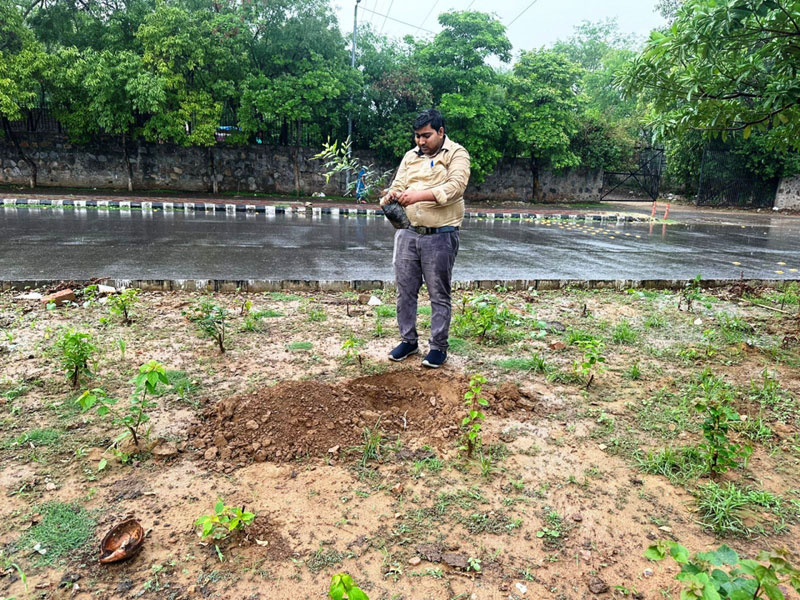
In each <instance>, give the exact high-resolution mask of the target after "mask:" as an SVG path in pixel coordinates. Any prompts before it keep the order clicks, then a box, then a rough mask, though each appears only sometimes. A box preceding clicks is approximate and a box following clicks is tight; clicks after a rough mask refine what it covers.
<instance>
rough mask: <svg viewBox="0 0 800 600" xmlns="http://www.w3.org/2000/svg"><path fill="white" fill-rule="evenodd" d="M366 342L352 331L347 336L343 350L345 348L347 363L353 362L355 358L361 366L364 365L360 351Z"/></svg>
mask: <svg viewBox="0 0 800 600" xmlns="http://www.w3.org/2000/svg"><path fill="white" fill-rule="evenodd" d="M363 344H364V342H363V341H362V340H360V339H358V338H357V337H355V336H354V335H353V334H352V333H351V334H350V335H349V336H347V339H346V340H345V341H344V343H343V344H342V350H344V360H345V362H346V363H347V364H350V363H352V362H353V359H355V360H357V361H358V366H359V367H362V368H363V367H364V365H363V363H362V361H361V354H360V353H359V351H358V348H360V347H361V346H362V345H363Z"/></svg>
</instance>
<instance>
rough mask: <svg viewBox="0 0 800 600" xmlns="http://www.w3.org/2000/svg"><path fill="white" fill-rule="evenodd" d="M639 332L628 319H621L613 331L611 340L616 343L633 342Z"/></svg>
mask: <svg viewBox="0 0 800 600" xmlns="http://www.w3.org/2000/svg"><path fill="white" fill-rule="evenodd" d="M637 337H638V334H637V333H636V331H634V329H633V327H631V324H630V323H628V322H627V321H620V322H619V323H617V324H616V325H615V326H614V329H613V330H612V332H611V341H612V342H613V343H615V344H633V343H634V342H636V338H637Z"/></svg>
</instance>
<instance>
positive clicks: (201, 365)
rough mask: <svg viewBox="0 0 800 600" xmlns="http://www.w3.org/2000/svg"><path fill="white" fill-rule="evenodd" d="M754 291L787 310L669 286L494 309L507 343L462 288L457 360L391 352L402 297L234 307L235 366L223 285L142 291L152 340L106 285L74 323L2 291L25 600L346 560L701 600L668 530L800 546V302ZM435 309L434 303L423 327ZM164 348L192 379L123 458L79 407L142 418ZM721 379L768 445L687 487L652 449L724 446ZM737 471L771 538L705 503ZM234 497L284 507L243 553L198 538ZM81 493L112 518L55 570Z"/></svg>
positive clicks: (8, 556)
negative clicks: (673, 554)
mask: <svg viewBox="0 0 800 600" xmlns="http://www.w3.org/2000/svg"><path fill="white" fill-rule="evenodd" d="M743 291H744V292H747V293H751V294H753V295H752V296H745V298H750V299H753V298H756V297H759V296H760V297H761V298H762V299H761V300H757V301H758V302H761V303H763V304H766V305H769V306H771V307H773V308H775V307H778V304H777V301H776V294H777V292H775V291H774V290H742V289H734V290H719V291H715V292H714V293H713V295H712V293H711V292H707V293H703V294H701V295H700V298H698V299H696V300H695V302H694V306H693V310H692V311H691V312H688V311H686V310H678V301H679V296H680V295H679V294H677V293H669V292H653V293H650V292H640V291H631V292H629V293H615V292H598V291H579V290H569V291H564V292H552V293H538V294H537V293H534V292H521V293H508V292H505V291H503V290H498V291H497V292H495V293H492V296H494V298H493V299H492V298H490V299H489V300H490V301H491V302H498V303H501V308H504V309H506V311H507V312H506V313H505V315H506V316H505V317H504V318H505V326H504V327H502V328H500V329H499V330H490V331H489V332H488V333H487V335H485V336H483V337H481V336H480V335H477V333H478V331H477V330H475V329H474V328H472V329H471V328H470V324H469V322H467V321H466V320H465V317H464V316H463V311H464V307H465V306H469V302H468V301H469V299H471V298H473V296H469V297H466V300H467V303H465V302H464V300H465V297H464V296H462V295H458V296H457V297H456V298H455V299H454V306H456V307H457V309H456V310H455V311H454V317H455V320H454V326H453V338H454V339H453V340H452V342H453V347H452V348H451V357H450V360H449V362H448V363H447V365H446V366H445V368H443V369H442V370H440V371H433V372H432V371H428V370H425V369H423V368H422V367H421V366H420V365H419V358H417V357H415V358H413V359H411V360H409V361H407V362H406V363H402V364H399V365H397V364H392V363H389V362H388V361H386V360H385V358H384V357H385V354H386V352H387V351H388V350H389V349H390V348H391V347H392V345H393V344H394V343H395V340H396V329H395V324H394V320H393V302H394V299H393V297H392V295H391V293H389V292H380V293H377V294H376V297H378V298H379V299H380V300H381V301H382V305H381V306H367V305H366V304H363V303H360V302H359V298H358V297H357V296H356V295H355V294H316V295H310V294H294V293H285V294H276V293H272V294H258V295H256V294H253V295H217V296H213V297H211V299H212V300H213V301H214V302H216V303H217V304H219V305H221V306H224V307H226V308H227V309H229V311H230V317H229V319H228V323H227V334H228V337H227V342H226V347H227V351H226V352H225V353H224V354H221V353H220V352H219V350H218V349H217V347H216V345H215V343H214V341H213V340H210V339H208V338H205V337H203V336H202V334H201V333H200V332H199V329H198V327H197V326H196V324H195V323H193V322H191V321H190V320H189V319H188V318H187V316H186V315H185V314H184V313H189V312H190V309H191V308H192V307H193V306H194V305H195V304H196V303H197V302H198V300H199V299H200V298H201V296H200V295H198V294H190V293H174V294H160V293H142V294H140V296H139V300H138V302H137V304H136V306H135V307H134V309H133V319H134V320H133V323H132V324H130V325H123V324H122V323H121V322H120V318H119V317H117V316H114V315H111V314H110V313H109V310H108V307H107V306H106V305H104V304H101V303H100V302H98V299H97V298H94V299H92V300H91V301H90V302H88V303H87V304H86V305H83V304H82V303H83V302H84V301H86V299H87V298H89V296H86V295H84V296H80V295H79V298H78V302H77V303H76V304H74V305H72V306H64V307H60V308H55V309H50V310H48V309H46V308H45V307H44V306H43V305H42V304H41V303H40V302H39V301H37V300H26V299H21V298H19V297H18V296H19V295H20V294H19V292H13V293H11V292H9V293H4V294H0V327H2V332H0V333H2V335H0V360H2V373H1V374H0V458H2V462H0V490H3V492H4V494H5V498H4V500H5V501H4V503H3V506H2V508H0V514H1V515H2V520H1V521H0V568H2V569H3V570H2V571H1V572H0V575H2V576H1V577H0V598H17V599H21V598H53V599H55V598H81V599H83V598H85V599H89V598H94V599H105V598H108V599H111V598H140V597H144V598H171V599H177V598H222V599H231V600H233V599H245V598H247V599H259V598H260V599H266V598H283V597H289V598H298V599H299V598H309V599H310V598H323V597H325V595H326V593H327V587H328V583H329V581H330V577H331V576H332V575H333V574H335V573H338V572H341V571H346V572H348V573H350V574H351V575H352V576H353V577H354V579H355V580H356V582H357V583H359V584H360V585H361V587H363V588H364V590H365V591H366V592H367V593H368V594H369V597H370V598H371V599H372V600H376V599H385V600H389V599H408V600H410V599H415V600H417V599H421V600H424V599H431V600H434V599H435V600H439V599H442V600H455V599H457V598H458V599H466V598H476V599H480V600H483V599H486V600H489V599H501V598H502V599H509V598H511V599H520V598H558V599H569V600H572V599H584V598H594V597H605V598H611V597H614V598H623V597H629V598H653V599H655V598H676V599H677V598H678V597H679V595H680V587H679V583H678V582H676V581H675V580H674V576H675V574H676V573H677V571H678V569H677V567H676V565H675V564H674V563H672V564H670V563H668V562H667V561H665V562H663V563H652V562H650V561H648V560H646V559H645V558H644V556H643V553H644V551H645V550H646V548H647V547H648V545H650V544H652V543H653V541H654V540H656V539H672V540H676V541H679V542H680V543H681V544H683V545H685V546H687V547H688V548H690V549H691V550H693V551H704V550H708V549H711V548H715V547H716V546H718V545H719V544H721V543H726V544H728V545H730V546H731V547H732V548H734V549H735V550H736V551H737V552H739V553H740V554H741V555H742V556H748V557H754V556H755V555H757V553H758V551H759V550H761V549H768V548H777V547H788V548H789V549H790V550H791V551H794V552H798V551H800V544H798V541H797V540H798V539H800V524H799V523H800V521H799V520H798V519H800V492H798V490H800V471H798V464H800V402H798V398H800V354H799V353H798V350H800V317H795V316H794V313H795V312H796V311H797V310H798V306H797V305H796V304H791V303H790V304H786V305H784V309H783V312H778V311H775V310H769V309H764V308H760V307H756V306H753V304H752V303H750V302H748V301H746V300H743V299H741V298H740V296H741V293H742V292H743ZM368 297H369V295H368V296H367V298H361V302H363V301H365V300H366V299H368ZM245 303H249V309H248V307H247V306H245V307H244V309H243V305H244V304H245ZM421 304H422V305H425V303H424V302H423V303H421ZM259 314H260V315H261V317H259V316H258V315H259ZM429 318H430V317H429V313H428V314H427V315H426V314H425V310H424V309H423V311H422V314H420V325H421V334H422V335H423V336H425V335H427V329H426V328H427V325H428V323H427V321H428V320H429ZM68 328H76V329H78V330H80V331H82V332H87V333H90V334H91V336H92V339H93V341H94V343H95V344H96V345H97V346H98V348H99V352H98V353H97V354H96V355H95V357H94V358H93V360H92V361H91V362H90V367H91V371H92V376H91V377H86V378H84V379H83V380H82V381H81V384H80V387H79V388H78V389H72V388H71V387H70V385H69V382H68V381H67V379H66V377H65V375H64V372H63V370H62V369H61V367H60V363H59V353H58V351H57V349H56V348H55V346H54V342H55V341H56V340H57V339H58V338H59V336H60V335H62V334H63V332H64V331H65V330H67V329H68ZM581 335H584V336H585V335H591V336H594V337H595V338H596V339H602V340H603V341H604V342H605V346H604V349H603V356H604V357H605V359H606V363H605V364H606V365H607V369H606V370H605V371H604V372H600V373H597V374H596V375H595V379H594V381H593V382H592V383H591V385H590V386H589V388H588V389H586V387H585V382H586V378H581V377H580V376H578V375H576V374H575V372H574V363H575V362H576V361H578V362H581V361H582V357H583V353H582V351H581V350H580V349H579V347H578V345H577V344H576V343H574V342H575V340H576V339H577V338H579V337H581ZM119 340H124V347H125V351H124V354H123V353H122V352H121V345H120V342H119ZM348 340H349V343H348ZM534 356H540V357H541V358H542V359H543V360H544V362H545V363H546V367H545V371H546V372H541V370H537V369H535V368H534V367H533V363H532V362H531V359H532V357H534ZM149 360H157V361H159V362H161V363H163V365H164V366H165V367H166V369H167V370H168V375H169V376H170V378H171V380H172V383H171V385H169V386H161V387H160V388H159V391H158V395H157V396H156V397H155V402H156V407H155V408H154V409H153V410H152V411H151V413H150V414H151V421H150V423H149V426H150V435H149V442H147V443H144V444H143V445H142V448H143V449H135V448H133V447H132V446H131V445H130V443H129V442H124V441H123V442H119V443H117V444H116V449H117V450H121V451H124V452H126V453H129V454H132V455H131V456H130V457H129V458H128V460H127V462H120V460H119V458H118V457H117V456H115V452H114V451H113V449H112V447H113V446H114V439H115V438H116V437H117V435H118V434H119V433H121V432H122V429H121V428H120V427H119V426H115V425H113V424H112V423H111V421H110V419H109V418H102V417H99V416H98V415H97V414H96V413H95V412H87V413H82V412H81V411H80V409H79V408H78V407H77V405H76V403H75V400H76V398H77V397H78V396H79V395H80V394H81V392H82V391H83V390H85V389H89V388H102V389H103V390H105V392H106V393H107V394H108V395H109V396H113V397H117V398H120V399H121V400H120V403H121V404H120V405H121V406H125V405H126V404H127V401H128V398H129V397H130V395H131V393H132V392H133V389H134V388H133V384H132V383H131V379H132V377H134V376H135V374H136V371H137V369H138V367H139V366H140V365H141V364H143V363H145V362H147V361H149ZM526 360H527V361H528V362H525V361H526ZM634 365H636V367H637V368H638V370H639V371H640V373H639V374H636V372H635V371H636V370H635V369H632V367H633V366H634ZM706 368H708V369H711V371H712V372H713V373H714V374H715V375H716V376H717V377H721V378H723V380H724V381H725V382H727V384H728V385H729V386H730V389H731V390H732V394H733V398H734V401H733V402H734V408H735V409H736V410H737V411H738V412H739V413H740V414H742V415H746V417H745V419H744V420H742V425H737V426H736V427H734V428H733V430H732V431H731V433H730V437H731V439H732V440H734V441H735V442H737V443H742V444H749V445H751V446H752V448H753V454H752V457H751V458H750V460H749V462H748V464H747V466H746V467H744V466H740V467H739V468H736V469H732V470H730V471H728V472H727V473H724V474H721V475H717V476H715V477H714V478H711V477H710V476H708V475H707V474H700V475H699V476H696V477H692V478H689V479H686V480H681V481H679V480H678V479H677V478H675V477H673V478H672V480H670V479H668V478H667V477H665V476H662V475H656V474H648V473H646V472H644V471H643V470H642V468H641V467H640V462H641V458H642V457H643V456H646V454H647V452H648V451H649V450H654V451H658V450H661V449H663V448H678V447H694V446H696V445H697V444H699V443H700V442H701V439H702V435H701V429H700V424H701V422H702V417H701V415H699V414H698V413H697V412H696V411H694V410H693V409H692V408H691V404H692V403H691V398H692V397H693V395H695V394H697V389H696V388H692V382H693V381H696V379H697V377H698V376H699V374H700V373H701V372H702V371H703V369H706ZM765 369H766V370H767V373H768V374H769V375H768V381H769V382H774V384H775V385H774V386H772V387H769V386H767V387H769V394H768V395H767V392H764V391H763V390H764V389H765V386H764V381H765V380H764V376H763V375H762V372H764V370H765ZM475 373H481V374H483V375H484V376H485V377H486V378H487V379H488V383H487V384H486V386H485V387H484V390H483V396H484V397H485V398H486V399H487V400H488V401H489V407H488V408H487V410H486V419H485V422H484V425H483V433H482V450H481V456H482V460H481V459H479V458H477V457H476V458H473V459H468V458H467V457H466V456H465V453H464V452H463V451H459V447H460V446H461V445H462V443H463V441H462V437H463V436H462V429H461V419H462V418H463V416H464V414H465V413H464V410H465V409H464V406H463V403H464V393H465V392H466V391H467V390H468V388H469V380H470V376H471V375H473V374H475ZM775 386H777V387H775ZM759 390H761V392H759ZM765 398H766V400H765ZM759 419H760V421H759ZM756 422H758V423H760V424H761V425H763V427H764V428H765V429H761V430H760V431H761V435H755V434H754V431H755V429H752V428H750V429H748V426H749V424H750V423H756ZM365 431H366V434H369V433H371V434H372V440H371V441H372V452H367V451H365V435H366V434H365ZM748 435H749V436H750V438H755V439H750V438H748ZM637 459H638V460H637ZM101 461H103V462H106V463H107V465H106V466H105V468H103V469H102V470H98V466H99V465H100V464H101ZM712 482H716V483H719V484H726V483H727V482H733V483H735V484H736V485H737V486H739V487H741V488H742V489H745V488H748V489H753V490H761V491H764V492H769V493H771V494H772V495H773V497H776V498H779V500H780V507H779V508H776V506H777V505H774V503H773V505H771V507H770V506H766V505H764V506H758V507H755V508H754V507H752V506H749V507H744V508H742V509H741V510H738V511H734V513H733V516H734V517H736V518H738V519H739V522H741V523H742V524H743V526H744V527H745V528H746V529H747V531H746V532H743V533H740V534H738V535H731V534H730V533H721V534H719V535H716V534H715V533H714V532H713V531H711V530H710V529H709V528H708V526H706V525H704V524H703V522H704V521H705V522H707V521H708V519H707V517H706V516H704V513H702V511H701V510H700V508H699V505H698V499H697V498H698V494H699V492H698V490H699V489H700V488H701V487H702V486H705V485H708V484H709V483H712ZM217 499H223V500H224V501H225V503H227V504H228V505H231V506H238V507H244V508H245V510H247V511H252V512H254V513H255V514H256V517H255V521H254V523H253V524H252V525H250V526H249V527H247V528H245V530H244V531H239V532H235V533H233V534H232V535H230V536H229V537H228V539H225V540H223V541H221V542H219V543H218V544H217V545H218V546H219V553H218V551H217V549H215V547H214V543H213V542H204V541H202V540H201V539H200V538H199V537H198V536H197V534H196V532H195V528H194V522H195V520H196V519H197V518H198V517H200V516H201V515H203V514H209V513H210V512H211V511H212V508H213V506H214V504H215V502H216V501H217ZM53 502H61V503H74V504H75V505H76V506H79V507H82V508H84V509H86V511H88V512H87V513H86V514H87V515H89V516H90V518H91V520H92V521H93V523H94V524H93V525H92V526H91V532H92V533H91V534H90V535H89V537H88V539H87V540H86V541H85V542H83V543H80V545H79V546H78V547H77V549H74V550H71V551H69V552H67V553H65V554H64V555H62V556H60V557H58V558H56V559H55V560H54V561H53V564H52V565H49V566H44V565H41V564H40V563H41V562H42V556H41V555H40V554H38V553H37V552H36V551H35V550H33V548H32V547H33V545H34V542H35V539H34V538H35V536H33V537H32V536H31V535H30V533H31V532H32V531H37V529H36V528H37V527H38V526H40V525H41V524H42V522H43V514H44V513H45V512H46V510H47V509H46V507H47V506H48V505H49V504H48V503H53ZM127 515H134V516H135V517H136V518H138V519H139V520H140V521H141V523H142V525H143V526H144V528H145V530H146V531H147V537H146V540H145V544H144V547H143V549H142V551H141V552H140V553H139V554H137V555H136V556H135V557H134V558H132V559H131V560H129V561H127V562H123V563H119V564H117V565H110V566H101V565H100V564H98V562H97V557H98V544H99V541H100V539H101V538H102V537H103V535H104V534H105V532H106V531H108V529H109V528H110V527H111V526H113V525H114V524H115V523H117V522H119V521H121V520H122V519H123V518H125V517H126V516H127ZM54 551H55V550H54ZM51 555H52V553H51ZM220 555H221V556H222V557H223V560H222V561H221V560H220ZM45 557H47V555H45ZM14 565H16V566H14ZM17 567H18V568H17ZM20 570H21V571H22V572H24V573H25V574H26V581H22V580H21V579H20V577H19V573H20ZM26 586H27V591H26ZM603 590H605V591H603ZM786 592H787V597H790V598H792V597H794V598H797V595H795V596H791V593H793V592H791V591H790V590H786Z"/></svg>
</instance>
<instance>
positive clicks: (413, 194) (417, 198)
mask: <svg viewBox="0 0 800 600" xmlns="http://www.w3.org/2000/svg"><path fill="white" fill-rule="evenodd" d="M397 201H398V202H399V203H400V205H401V206H411V205H412V204H416V203H417V202H436V196H434V195H433V192H431V191H430V190H406V191H405V192H403V193H402V194H401V196H400V197H399V198H398V199H397Z"/></svg>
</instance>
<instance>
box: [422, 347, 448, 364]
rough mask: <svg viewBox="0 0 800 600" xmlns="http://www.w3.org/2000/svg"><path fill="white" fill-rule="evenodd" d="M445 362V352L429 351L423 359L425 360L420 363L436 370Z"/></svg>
mask: <svg viewBox="0 0 800 600" xmlns="http://www.w3.org/2000/svg"><path fill="white" fill-rule="evenodd" d="M446 360H447V352H442V351H441V350H431V351H430V352H428V356H426V357H425V360H423V361H422V364H423V365H425V366H426V367H428V368H429V369H438V368H439V367H441V366H442V365H443V364H444V361H446Z"/></svg>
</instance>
